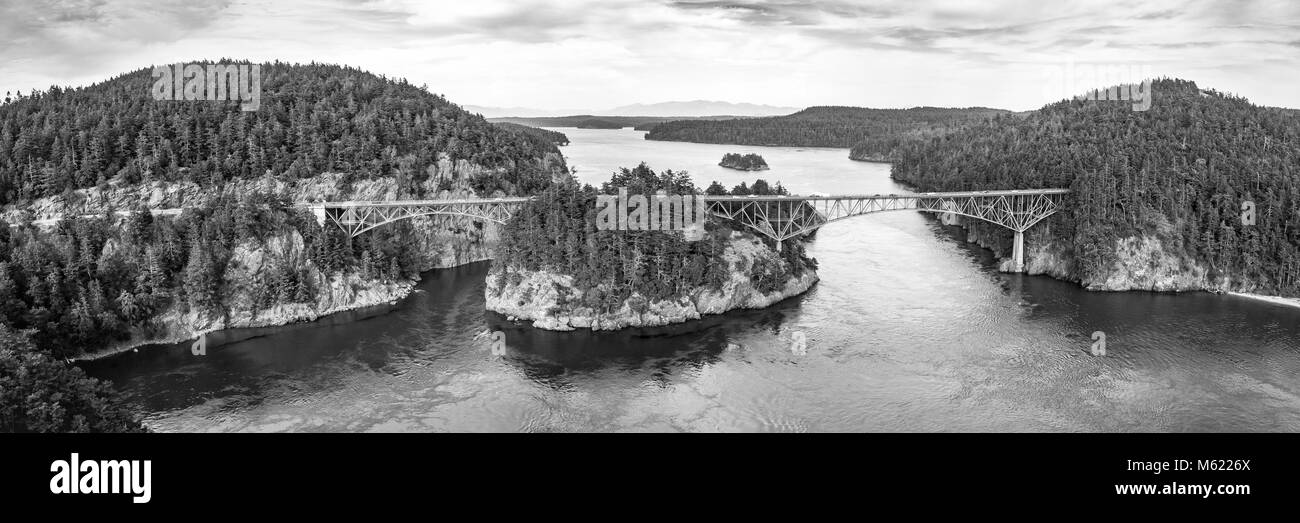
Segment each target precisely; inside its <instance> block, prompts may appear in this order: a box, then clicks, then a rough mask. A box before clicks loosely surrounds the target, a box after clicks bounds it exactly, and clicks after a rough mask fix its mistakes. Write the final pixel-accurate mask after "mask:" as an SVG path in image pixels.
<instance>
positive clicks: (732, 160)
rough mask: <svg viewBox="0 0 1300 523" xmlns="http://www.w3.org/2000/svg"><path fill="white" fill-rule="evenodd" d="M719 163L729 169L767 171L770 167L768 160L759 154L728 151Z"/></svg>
mask: <svg viewBox="0 0 1300 523" xmlns="http://www.w3.org/2000/svg"><path fill="white" fill-rule="evenodd" d="M718 165H721V166H723V167H726V168H728V169H737V170H741V171H766V170H767V169H769V167H768V166H767V160H764V159H763V157H762V156H760V155H757V154H753V153H750V154H739V153H727V154H724V155H722V161H721V162H718Z"/></svg>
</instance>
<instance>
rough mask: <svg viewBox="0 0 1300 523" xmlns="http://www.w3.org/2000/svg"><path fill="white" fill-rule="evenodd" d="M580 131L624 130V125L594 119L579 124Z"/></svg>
mask: <svg viewBox="0 0 1300 523" xmlns="http://www.w3.org/2000/svg"><path fill="white" fill-rule="evenodd" d="M578 128H579V129H622V128H623V124H621V123H618V122H615V121H611V120H606V119H603V118H592V119H590V120H583V121H581V122H578Z"/></svg>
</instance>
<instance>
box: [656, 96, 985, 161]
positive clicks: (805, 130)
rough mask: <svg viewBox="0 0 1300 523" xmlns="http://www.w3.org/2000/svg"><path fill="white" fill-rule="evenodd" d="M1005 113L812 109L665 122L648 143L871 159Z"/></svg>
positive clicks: (975, 108)
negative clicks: (845, 151)
mask: <svg viewBox="0 0 1300 523" xmlns="http://www.w3.org/2000/svg"><path fill="white" fill-rule="evenodd" d="M1005 113H1006V111H1002V110H998V109H988V108H983V107H974V108H968V109H946V108H938V107H914V108H911V109H867V108H862V107H809V108H808V109H804V110H802V111H799V112H797V113H794V114H791V115H788V116H774V117H768V118H746V119H739V120H717V121H707V120H681V121H674V122H665V123H662V124H659V125H657V126H655V127H654V128H653V129H651V130H650V132H649V133H648V134H646V139H647V140H667V141H676V142H695V143H718V144H737V145H778V146H792V147H855V146H858V147H861V154H862V155H868V154H869V153H874V152H880V151H887V150H888V148H889V147H892V146H893V145H894V144H895V142H893V141H892V140H896V139H897V138H898V137H901V136H904V135H908V134H916V133H939V132H942V131H944V130H946V129H948V128H951V127H956V126H963V125H966V124H967V123H970V122H977V121H983V120H985V119H987V118H989V117H991V116H995V115H999V114H1005ZM864 142H865V143H864ZM855 149H856V148H855Z"/></svg>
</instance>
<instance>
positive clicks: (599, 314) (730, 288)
mask: <svg viewBox="0 0 1300 523" xmlns="http://www.w3.org/2000/svg"><path fill="white" fill-rule="evenodd" d="M760 259H762V262H761V263H760V262H759V260H760ZM722 263H726V264H728V266H729V267H730V269H731V270H730V271H729V274H730V277H729V278H728V279H727V280H726V281H725V282H724V283H723V284H722V285H721V287H720V288H718V289H712V288H701V289H695V290H692V291H689V292H687V293H685V294H684V295H682V296H679V297H677V298H676V299H671V300H646V299H645V298H644V297H642V296H641V295H639V294H633V295H632V296H631V297H630V298H628V299H626V300H624V301H623V303H622V305H621V306H620V307H619V308H617V309H615V310H610V311H601V310H594V309H592V308H590V307H586V306H583V305H582V303H584V300H583V298H584V296H585V295H586V293H587V292H591V290H589V289H579V288H575V287H574V285H573V278H572V277H571V276H568V275H563V274H553V273H549V272H546V271H522V272H519V277H518V278H507V273H506V271H507V270H510V271H513V270H514V269H503V268H500V267H494V268H493V270H492V272H490V273H489V274H488V277H487V288H486V291H485V292H486V296H487V308H488V310H491V311H495V312H498V313H501V314H504V315H506V316H507V317H509V318H510V319H512V320H526V321H532V322H533V326H534V327H537V328H541V329H548V330H574V329H579V328H584V329H592V330H616V329H622V328H626V327H654V326H663V325H670V324H675V323H683V322H686V321H690V320H696V319H700V318H701V317H702V316H704V315H707V314H722V313H724V312H727V311H730V310H735V309H757V308H763V307H767V306H769V305H772V304H773V303H776V302H779V301H781V300H784V299H786V298H789V297H791V296H796V295H799V294H802V293H803V292H805V291H807V290H808V289H810V288H811V287H812V286H813V284H815V283H816V282H817V274H816V272H815V271H813V270H811V269H809V270H806V271H804V272H803V274H802V275H800V276H798V277H792V278H789V279H788V280H786V281H785V282H784V284H782V285H781V286H780V287H779V288H778V289H776V290H774V291H772V292H768V293H763V292H761V291H759V290H758V289H757V288H756V285H755V282H754V280H753V279H752V278H751V276H752V275H753V274H754V271H755V270H756V269H755V267H756V266H759V265H763V266H769V267H777V268H778V269H777V270H784V269H785V262H784V261H783V260H781V258H780V256H778V255H777V253H776V252H775V251H773V250H771V249H770V248H768V247H767V246H765V245H764V244H763V243H762V242H761V241H759V240H758V239H757V238H755V237H754V236H753V235H751V234H747V233H741V232H733V233H732V235H731V237H730V238H729V240H728V243H727V247H726V250H725V251H724V252H723V255H722ZM511 279H515V280H517V281H518V282H519V283H517V284H512V283H510V281H509V280H511Z"/></svg>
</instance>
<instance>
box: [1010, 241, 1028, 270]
mask: <svg viewBox="0 0 1300 523" xmlns="http://www.w3.org/2000/svg"><path fill="white" fill-rule="evenodd" d="M1015 233H1016V236H1015V239H1014V240H1013V241H1012V243H1011V262H1012V271H1011V272H1025V231H1015Z"/></svg>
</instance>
